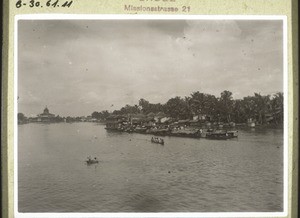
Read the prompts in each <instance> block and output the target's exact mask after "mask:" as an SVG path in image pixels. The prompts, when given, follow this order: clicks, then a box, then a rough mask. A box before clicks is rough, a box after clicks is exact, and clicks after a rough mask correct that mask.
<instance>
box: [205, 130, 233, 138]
mask: <svg viewBox="0 0 300 218" xmlns="http://www.w3.org/2000/svg"><path fill="white" fill-rule="evenodd" d="M205 137H206V138H207V139H217V140H226V139H231V138H237V137H238V131H220V130H219V131H218V130H215V131H212V130H210V131H207V132H206V135H205Z"/></svg>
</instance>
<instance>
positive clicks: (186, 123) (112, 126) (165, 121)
mask: <svg viewBox="0 0 300 218" xmlns="http://www.w3.org/2000/svg"><path fill="white" fill-rule="evenodd" d="M234 126H235V124H234V123H229V124H224V123H212V122H210V117H208V116H195V117H194V118H193V119H187V120H177V119H174V118H171V117H168V116H166V115H165V114H164V113H162V112H159V113H157V114H154V113H149V114H147V115H144V114H128V115H111V116H109V117H107V119H106V129H107V130H112V131H122V132H136V133H145V134H153V135H161V136H181V137H194V138H201V137H207V136H208V135H213V134H218V135H220V134H224V136H226V134H227V136H228V134H229V135H230V136H233V137H236V136H237V134H236V133H235V134H233V131H229V130H224V129H223V130H218V131H216V130H217V129H222V128H225V127H234ZM226 129H227V128H226Z"/></svg>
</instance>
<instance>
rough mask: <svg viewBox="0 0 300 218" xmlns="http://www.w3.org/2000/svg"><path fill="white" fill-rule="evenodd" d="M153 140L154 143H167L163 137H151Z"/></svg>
mask: <svg viewBox="0 0 300 218" xmlns="http://www.w3.org/2000/svg"><path fill="white" fill-rule="evenodd" d="M151 142H152V143H156V144H161V145H164V144H165V142H164V140H163V139H161V138H160V139H155V138H153V137H152V138H151Z"/></svg>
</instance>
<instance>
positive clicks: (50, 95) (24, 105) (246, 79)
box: [18, 20, 283, 116]
mask: <svg viewBox="0 0 300 218" xmlns="http://www.w3.org/2000/svg"><path fill="white" fill-rule="evenodd" d="M282 24H283V23H282V21H278V20H265V21H257V20H256V21H255V20H252V21H251V20H250V21H247V20H240V21H234V20H227V21H226V20H186V21H185V20H160V21H159V20H119V21H117V20H94V21H92V20H35V21H32V20H21V21H19V27H18V31H19V32H18V43H19V44H18V46H19V49H18V64H19V65H18V67H19V72H18V88H19V90H18V95H19V100H18V102H19V111H20V112H23V113H25V114H26V115H27V116H30V115H36V114H38V113H40V112H41V111H42V110H43V108H44V107H45V105H48V107H49V109H50V112H52V113H55V114H59V115H61V116H67V115H71V116H81V115H90V114H91V113H92V112H93V111H101V110H106V109H107V110H114V109H119V108H120V107H121V106H124V105H125V104H130V105H134V104H138V100H139V99H140V98H145V99H146V100H148V101H150V102H152V103H159V102H160V103H165V102H166V101H167V100H168V99H169V98H171V97H174V96H182V97H183V96H188V95H189V94H191V93H192V92H194V91H200V92H205V93H209V94H214V95H216V96H219V95H220V93H221V92H222V91H224V90H230V91H231V92H233V95H234V98H242V97H245V96H248V95H252V94H253V93H254V92H260V93H261V94H272V93H275V92H277V91H283V47H282V46H283V41H282V40H283V36H282ZM112 105H113V106H112Z"/></svg>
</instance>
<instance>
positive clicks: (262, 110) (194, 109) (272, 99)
mask: <svg viewBox="0 0 300 218" xmlns="http://www.w3.org/2000/svg"><path fill="white" fill-rule="evenodd" d="M283 104H284V101H283V92H276V93H275V94H272V95H261V94H260V93H254V95H253V96H247V97H243V98H242V99H233V97H232V92H231V91H228V90H224V91H223V92H221V94H220V96H219V97H216V96H215V95H212V94H207V93H202V92H199V91H195V92H193V93H191V94H190V95H189V96H185V97H180V96H176V97H173V98H170V99H169V100H167V102H166V103H164V104H162V103H150V102H149V101H148V100H146V99H144V98H141V99H140V100H139V102H138V104H135V105H129V104H126V105H125V106H123V107H122V108H121V109H119V110H114V111H113V112H109V111H108V110H103V111H101V112H97V111H94V112H93V113H92V114H91V115H92V117H93V118H96V119H99V120H105V119H106V118H107V117H109V116H111V115H128V114H144V115H147V114H149V113H154V114H157V113H159V112H163V113H164V114H165V115H166V116H168V117H171V118H174V119H177V120H184V119H192V118H193V116H195V115H202V116H203V115H204V116H207V117H210V119H211V121H215V122H226V123H230V122H235V123H245V122H247V121H248V120H249V119H252V120H253V121H254V122H257V123H259V124H268V123H273V124H277V125H278V124H282V123H283Z"/></svg>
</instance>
